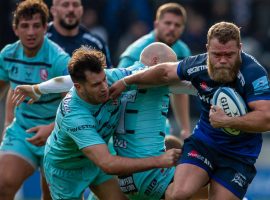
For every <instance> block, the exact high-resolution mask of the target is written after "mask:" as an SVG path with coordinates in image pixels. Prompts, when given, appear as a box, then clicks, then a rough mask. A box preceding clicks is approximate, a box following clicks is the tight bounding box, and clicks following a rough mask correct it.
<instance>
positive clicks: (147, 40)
mask: <svg viewBox="0 0 270 200" xmlns="http://www.w3.org/2000/svg"><path fill="white" fill-rule="evenodd" d="M154 41H155V38H154V35H153V33H152V32H151V33H148V34H146V35H144V36H142V37H141V38H139V39H137V40H136V41H135V42H133V43H132V44H131V45H129V46H128V48H127V49H126V50H125V51H124V52H123V53H122V54H121V57H133V56H137V57H138V59H137V60H139V56H140V53H141V52H142V50H143V49H144V48H145V47H146V46H147V45H149V44H151V43H153V42H154Z"/></svg>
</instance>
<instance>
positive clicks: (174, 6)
mask: <svg viewBox="0 0 270 200" xmlns="http://www.w3.org/2000/svg"><path fill="white" fill-rule="evenodd" d="M166 13H173V14H175V15H178V16H182V17H183V19H184V23H186V21H187V14H186V10H185V8H184V7H183V6H181V5H180V4H178V3H166V4H163V5H162V6H160V7H159V8H158V10H157V13H156V20H160V19H161V18H162V17H163V16H164V14H166Z"/></svg>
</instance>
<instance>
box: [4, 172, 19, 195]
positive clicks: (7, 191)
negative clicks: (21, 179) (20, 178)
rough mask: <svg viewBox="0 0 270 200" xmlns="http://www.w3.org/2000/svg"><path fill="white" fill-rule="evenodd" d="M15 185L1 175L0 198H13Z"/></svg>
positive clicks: (15, 190) (15, 189)
mask: <svg viewBox="0 0 270 200" xmlns="http://www.w3.org/2000/svg"><path fill="white" fill-rule="evenodd" d="M17 189H18V188H17V187H16V186H15V185H14V184H13V182H12V181H11V180H8V179H5V178H4V177H1V180H0V199H6V198H11V199H12V198H13V197H14V195H15V194H16V192H17Z"/></svg>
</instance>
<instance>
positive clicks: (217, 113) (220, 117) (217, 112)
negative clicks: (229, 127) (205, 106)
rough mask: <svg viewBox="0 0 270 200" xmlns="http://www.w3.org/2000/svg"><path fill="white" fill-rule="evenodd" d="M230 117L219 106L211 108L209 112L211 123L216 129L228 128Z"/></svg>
mask: <svg viewBox="0 0 270 200" xmlns="http://www.w3.org/2000/svg"><path fill="white" fill-rule="evenodd" d="M228 118H229V117H228V116H227V115H226V113H225V112H224V111H223V110H222V108H221V107H219V106H211V109H210V112H209V121H210V124H211V125H212V126H213V127H214V128H221V127H226V122H227V120H228Z"/></svg>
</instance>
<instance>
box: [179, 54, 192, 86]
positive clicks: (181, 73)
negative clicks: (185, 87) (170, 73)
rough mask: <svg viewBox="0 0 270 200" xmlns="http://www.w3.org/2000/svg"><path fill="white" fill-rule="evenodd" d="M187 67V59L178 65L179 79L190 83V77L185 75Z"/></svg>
mask: <svg viewBox="0 0 270 200" xmlns="http://www.w3.org/2000/svg"><path fill="white" fill-rule="evenodd" d="M186 67H187V58H186V59H184V60H182V61H180V62H179V63H178V66H177V75H178V77H179V79H180V80H187V81H190V79H189V78H188V77H186V76H185V75H186V74H185V69H186Z"/></svg>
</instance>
